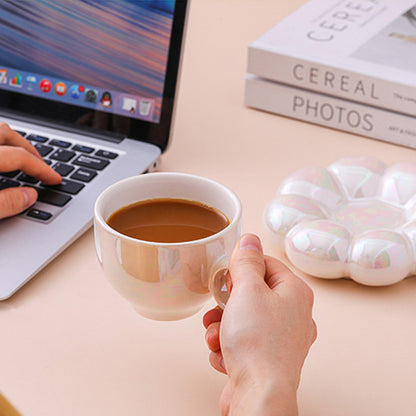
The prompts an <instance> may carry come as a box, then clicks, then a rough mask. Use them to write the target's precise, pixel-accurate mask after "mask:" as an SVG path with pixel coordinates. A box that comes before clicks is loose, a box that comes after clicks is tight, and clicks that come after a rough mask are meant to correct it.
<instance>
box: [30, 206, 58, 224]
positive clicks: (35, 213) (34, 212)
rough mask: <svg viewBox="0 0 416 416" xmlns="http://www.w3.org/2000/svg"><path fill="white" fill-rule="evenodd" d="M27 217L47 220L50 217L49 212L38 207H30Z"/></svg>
mask: <svg viewBox="0 0 416 416" xmlns="http://www.w3.org/2000/svg"><path fill="white" fill-rule="evenodd" d="M26 215H27V216H28V217H33V218H37V219H38V220H42V221H47V220H48V219H49V218H51V217H52V214H51V213H50V212H46V211H41V210H40V209H36V208H32V209H31V210H30V211H29V212H28V213H27V214H26Z"/></svg>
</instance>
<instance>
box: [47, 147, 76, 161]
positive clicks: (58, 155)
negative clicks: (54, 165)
mask: <svg viewBox="0 0 416 416" xmlns="http://www.w3.org/2000/svg"><path fill="white" fill-rule="evenodd" d="M75 154H76V153H75V152H73V151H72V150H65V149H56V150H55V152H53V153H52V154H51V155H50V156H49V157H50V158H51V159H54V160H59V161H61V162H68V161H69V160H71V159H72V158H73V157H74V156H75Z"/></svg>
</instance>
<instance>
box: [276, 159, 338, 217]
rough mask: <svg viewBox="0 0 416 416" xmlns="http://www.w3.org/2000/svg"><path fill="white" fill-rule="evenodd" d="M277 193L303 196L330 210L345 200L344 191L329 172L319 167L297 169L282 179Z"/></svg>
mask: <svg viewBox="0 0 416 416" xmlns="http://www.w3.org/2000/svg"><path fill="white" fill-rule="evenodd" d="M278 194H280V195H301V196H305V197H308V198H310V199H312V200H314V201H316V202H318V203H320V204H322V205H324V206H325V207H326V208H328V209H330V210H332V209H334V208H336V207H337V206H338V205H339V204H340V203H342V201H343V200H345V195H344V192H343V191H342V189H341V188H340V186H339V185H338V184H337V182H336V181H335V180H334V178H333V177H332V176H331V174H330V173H329V172H328V171H327V170H326V169H322V168H319V167H307V168H303V169H299V170H297V171H296V172H294V173H293V174H292V175H290V176H289V177H288V178H286V179H285V180H284V181H283V183H282V185H281V186H280V187H279V189H278Z"/></svg>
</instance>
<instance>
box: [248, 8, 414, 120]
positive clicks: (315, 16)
mask: <svg viewBox="0 0 416 416" xmlns="http://www.w3.org/2000/svg"><path fill="white" fill-rule="evenodd" d="M247 72H248V73H250V74H254V75H257V76H259V77H263V78H266V79H270V80H274V81H278V82H281V83H285V84H290V85H294V86H298V87H301V88H305V89H309V90H312V91H317V92H321V93H325V94H328V95H333V96H336V97H340V98H346V99H348V100H352V101H356V102H360V103H365V104H369V105H372V106H375V107H381V108H385V109H388V110H394V111H397V112H402V113H406V114H409V115H413V116H415V115H416V1H415V0H398V1H393V0H340V1H334V0H310V1H308V2H307V3H305V5H304V6H302V7H301V8H300V9H298V10H297V11H295V12H294V13H293V14H291V15H289V16H288V17H287V18H286V19H283V20H282V21H281V22H280V23H278V24H277V25H276V26H275V27H273V28H272V29H271V30H269V31H268V32H266V33H265V34H264V35H263V36H261V37H260V38H259V39H257V40H256V41H254V42H253V43H252V44H250V45H249V47H248V64H247Z"/></svg>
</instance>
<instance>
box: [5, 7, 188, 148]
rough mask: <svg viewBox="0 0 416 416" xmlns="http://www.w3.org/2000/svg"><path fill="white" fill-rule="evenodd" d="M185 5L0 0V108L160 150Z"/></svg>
mask: <svg viewBox="0 0 416 416" xmlns="http://www.w3.org/2000/svg"><path fill="white" fill-rule="evenodd" d="M185 3H186V2H184V1H183V0H182V1H176V2H175V0H147V1H129V0H118V1H94V0H92V1H71V2H68V1H65V0H43V1H30V2H27V1H24V2H22V1H20V0H16V1H7V2H3V1H1V2H0V106H1V107H5V108H6V109H7V110H8V111H11V110H16V111H17V112H19V111H25V112H26V111H27V110H28V109H30V112H31V113H32V114H33V116H35V117H36V116H38V117H41V118H45V119H47V118H51V119H53V121H54V123H56V121H57V120H60V121H62V123H64V124H67V125H71V127H73V126H74V125H76V126H79V127H81V128H82V127H85V128H87V129H88V128H92V129H95V130H105V131H110V132H114V133H119V134H122V135H123V136H129V137H140V139H141V140H142V139H143V136H146V133H147V131H148V130H151V131H152V132H154V133H155V135H156V137H155V138H154V139H153V140H154V141H155V142H156V144H158V145H159V146H160V147H162V150H163V147H165V145H166V143H164V142H163V136H162V135H163V134H164V135H165V136H166V131H167V130H166V127H167V126H168V125H169V123H170V113H169V109H165V108H164V106H169V105H170V104H169V101H171V100H172V97H173V94H174V91H172V90H171V89H169V87H171V86H172V80H170V81H169V82H168V83H167V82H166V81H167V78H171V79H172V78H173V79H174V78H175V77H176V76H177V63H176V62H175V58H176V56H177V54H175V53H174V52H173V53H171V54H170V56H169V51H170V50H172V49H173V50H174V49H175V48H176V49H177V48H179V47H180V42H178V40H180V39H181V36H180V35H181V34H180V33H178V31H177V29H175V30H174V28H173V25H174V23H175V21H178V20H179V21H181V20H182V19H183V17H182V16H181V15H183V13H184V6H185ZM164 110H165V111H164ZM166 110H168V111H166ZM97 119H98V120H100V122H97ZM160 131H163V133H160Z"/></svg>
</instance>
